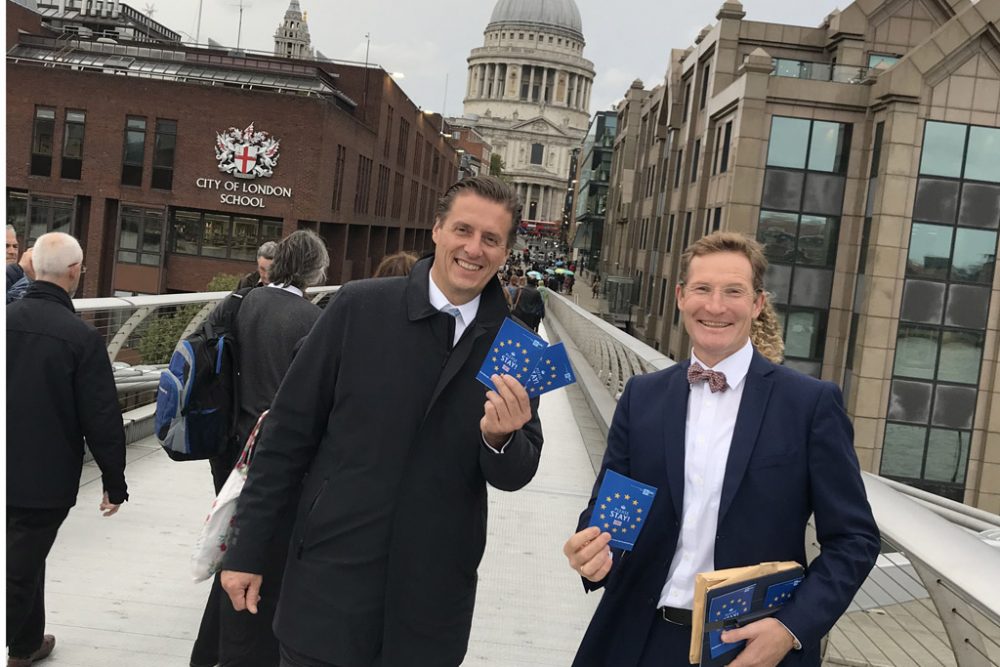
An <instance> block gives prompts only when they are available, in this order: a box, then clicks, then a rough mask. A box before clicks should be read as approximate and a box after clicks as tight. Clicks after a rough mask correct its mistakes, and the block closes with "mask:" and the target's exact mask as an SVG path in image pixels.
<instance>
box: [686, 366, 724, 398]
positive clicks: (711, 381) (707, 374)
mask: <svg viewBox="0 0 1000 667" xmlns="http://www.w3.org/2000/svg"><path fill="white" fill-rule="evenodd" d="M706 380H707V381H708V388H709V389H711V390H712V393H713V394H714V393H715V392H717V391H725V390H726V389H727V388H728V387H729V385H727V384H726V374H725V373H720V372H719V371H710V370H706V369H704V368H702V366H701V364H699V363H698V362H697V361H692V362H691V365H690V366H688V382H689V383H691V384H697V383H699V382H705V381H706Z"/></svg>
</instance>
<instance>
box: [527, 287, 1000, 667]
mask: <svg viewBox="0 0 1000 667" xmlns="http://www.w3.org/2000/svg"><path fill="white" fill-rule="evenodd" d="M547 298H548V301H547V305H546V317H545V327H546V330H548V331H549V332H551V333H554V334H555V335H556V336H558V337H559V338H560V339H561V340H562V341H563V342H564V343H565V345H566V347H567V350H568V351H569V353H570V359H571V361H572V362H573V364H574V367H575V368H576V371H577V377H578V379H579V380H580V383H579V385H580V388H581V390H582V391H583V392H584V395H585V396H586V398H587V401H588V403H589V404H590V406H591V407H592V408H593V411H594V414H595V416H596V417H597V421H598V423H599V425H600V426H601V428H602V429H603V430H604V431H605V433H606V432H607V428H608V425H609V424H610V421H611V417H612V415H613V412H614V404H615V401H617V400H618V397H619V396H620V395H621V392H622V390H623V389H624V387H625V383H626V382H627V381H628V379H629V378H630V377H632V376H633V375H638V374H640V373H648V372H651V371H655V370H659V369H661V368H666V367H668V366H669V365H671V364H672V363H673V361H671V360H670V359H668V358H666V357H664V356H663V355H662V354H660V353H659V352H658V351H657V350H654V349H653V348H651V347H649V346H647V345H644V344H642V343H640V342H639V341H637V340H636V339H634V338H632V337H631V336H628V335H626V334H625V333H623V332H622V331H620V330H618V329H616V328H615V327H613V326H612V325H610V324H609V323H607V322H605V321H604V320H602V319H600V318H598V317H596V316H594V315H592V314H591V313H589V312H587V311H586V310H584V309H583V308H581V307H579V306H577V305H576V304H574V303H572V302H571V301H569V300H568V299H566V298H564V297H562V296H560V295H558V294H553V293H551V292H550V293H549V294H548V297H547ZM864 481H865V488H866V489H867V492H868V499H869V501H870V502H871V505H872V510H873V512H874V514H875V520H876V522H877V523H878V526H879V530H880V531H881V533H882V541H883V548H882V554H881V555H880V556H879V558H878V562H877V564H876V566H875V568H874V569H873V570H872V572H871V574H870V575H869V577H868V579H867V580H866V581H865V583H864V585H863V586H862V588H861V590H860V591H858V594H857V595H856V596H855V598H854V601H853V602H852V604H851V606H850V607H849V608H848V610H847V613H845V614H844V615H843V616H842V617H841V619H840V621H839V622H838V623H837V625H836V626H835V627H834V628H833V630H832V631H831V633H830V635H829V636H828V638H827V640H826V642H825V646H824V663H823V664H824V665H850V666H852V667H862V666H864V667H867V666H872V667H875V666H878V667H896V666H899V667H903V666H912V667H929V666H932V665H944V666H947V667H951V666H955V667H973V666H975V667H981V666H983V665H998V666H1000V516H997V515H995V514H990V513H988V512H984V511H982V510H977V509H975V508H972V507H968V506H966V505H962V504H961V503H956V502H954V501H951V500H947V499H944V498H940V497H938V496H935V495H933V494H930V493H927V492H924V491H920V490H918V489H913V488H910V487H907V486H905V485H902V484H899V483H898V482H894V481H892V480H888V479H884V478H882V477H878V476H876V475H871V474H868V473H865V474H864ZM807 553H808V554H809V557H810V558H813V557H815V555H816V554H818V553H819V545H818V543H817V542H816V539H815V531H814V530H812V527H811V526H810V529H809V530H808V531H807Z"/></svg>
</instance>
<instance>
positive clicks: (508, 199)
mask: <svg viewBox="0 0 1000 667" xmlns="http://www.w3.org/2000/svg"><path fill="white" fill-rule="evenodd" d="M466 192H471V193H472V194H476V195H479V196H480V197H482V198H483V199H488V200H489V201H492V202H496V203H497V204H500V205H502V206H503V207H504V208H506V209H507V211H509V212H510V218H511V225H510V233H509V234H508V235H507V247H508V248H512V247H514V240H515V239H516V238H517V228H518V226H519V225H520V224H521V198H520V197H518V196H517V193H516V192H514V188H512V187H511V186H510V185H509V184H508V183H505V182H504V181H501V180H500V179H499V178H497V177H495V176H470V177H469V178H463V179H462V180H460V181H458V182H456V183H454V184H452V186H451V187H450V188H448V189H447V190H445V193H444V194H443V195H442V196H441V199H439V200H438V205H437V210H436V211H435V212H434V225H435V226H437V225H439V224H441V222H442V221H443V220H444V219H445V218H447V217H448V214H449V213H450V212H451V205H452V202H454V201H455V197H457V196H459V195H460V194H464V193H466Z"/></svg>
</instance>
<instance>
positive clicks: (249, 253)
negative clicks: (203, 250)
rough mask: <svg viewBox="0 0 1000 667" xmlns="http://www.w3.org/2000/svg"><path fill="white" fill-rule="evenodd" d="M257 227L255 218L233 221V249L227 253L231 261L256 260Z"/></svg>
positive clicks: (237, 218) (238, 218)
mask: <svg viewBox="0 0 1000 667" xmlns="http://www.w3.org/2000/svg"><path fill="white" fill-rule="evenodd" d="M258 226H259V223H258V220H257V218H240V217H236V218H234V219H233V247H232V251H231V252H230V253H229V257H230V258H231V259H245V260H247V261H251V262H252V261H255V260H256V259H257V247H258V245H260V244H258V243H257V228H258Z"/></svg>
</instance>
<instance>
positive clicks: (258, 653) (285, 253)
mask: <svg viewBox="0 0 1000 667" xmlns="http://www.w3.org/2000/svg"><path fill="white" fill-rule="evenodd" d="M270 255H271V259H270V260H269V261H268V267H267V269H268V271H267V273H265V275H267V276H268V278H269V279H268V283H267V285H265V286H263V287H260V288H258V289H253V290H250V292H248V293H247V294H246V296H244V297H243V304H242V305H241V306H240V310H239V313H238V315H237V317H236V332H235V333H236V341H237V345H238V353H239V364H238V366H239V369H240V375H239V378H238V380H237V392H236V395H237V396H238V397H239V405H238V406H237V419H236V439H235V441H234V442H236V443H239V446H238V447H236V448H234V449H232V450H231V451H226V452H223V453H222V454H221V455H220V456H217V457H214V458H213V459H212V460H211V467H212V478H213V481H214V482H215V492H216V494H218V492H219V490H220V489H221V488H222V485H223V484H224V483H225V480H226V478H227V477H228V476H229V473H230V471H231V470H232V469H233V466H234V465H235V464H236V459H237V458H238V457H239V455H240V452H241V451H242V445H243V443H245V442H246V440H247V437H248V436H249V435H250V432H251V431H252V430H253V427H254V426H255V425H256V423H257V419H258V418H259V417H260V415H261V413H263V412H264V411H265V410H267V409H268V407H269V406H270V405H271V401H272V399H273V398H274V394H275V393H276V392H277V391H278V387H279V385H280V384H281V381H282V379H283V378H284V377H285V373H286V372H287V371H288V367H289V366H290V365H291V363H292V357H293V356H294V353H295V350H297V349H298V345H299V344H300V343H301V341H302V339H303V338H305V337H306V335H307V334H308V333H309V330H310V329H312V327H313V325H314V324H315V323H316V320H317V319H319V315H320V313H321V312H322V311H321V310H320V308H319V306H317V305H316V304H314V303H312V302H311V301H309V300H308V299H306V298H305V290H306V288H308V287H312V286H313V285H318V284H320V283H321V282H322V281H323V278H324V277H325V276H326V270H327V267H329V265H330V255H329V253H328V251H327V249H326V244H325V243H323V240H322V239H321V238H320V237H319V235H318V234H316V233H315V232H312V231H307V230H299V231H296V232H292V233H291V234H289V235H288V236H286V237H285V238H284V239H282V240H281V242H280V243H277V244H275V247H274V248H273V249H272V250H271V251H270ZM292 520H294V516H293V515H292V513H291V512H290V511H286V512H285V515H284V517H283V520H282V521H281V522H280V524H279V526H278V529H277V532H276V534H275V539H274V540H272V542H271V544H270V545H269V547H268V553H267V557H266V559H265V560H264V568H265V571H264V572H265V579H266V581H265V583H264V587H263V588H262V589H261V600H260V604H259V605H258V613H257V614H250V613H248V612H246V611H242V612H239V611H236V610H235V609H233V605H232V604H231V603H230V602H229V598H228V596H226V595H225V594H224V593H223V592H222V586H221V584H220V582H219V577H218V575H216V577H215V579H214V580H213V582H212V589H211V592H210V593H209V597H208V603H207V604H206V606H205V611H204V613H203V614H202V618H201V625H200V626H199V628H198V637H197V639H195V643H194V646H193V648H192V650H191V662H190V664H191V667H213V666H214V665H216V664H221V665H224V666H225V667H274V666H275V665H277V664H278V641H277V639H275V637H274V632H273V631H272V630H271V625H272V621H273V620H274V610H275V607H276V605H277V601H278V595H279V593H280V591H281V576H282V572H283V571H284V565H285V556H286V555H287V552H288V540H289V539H290V537H291V525H290V522H291V521H292Z"/></svg>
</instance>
